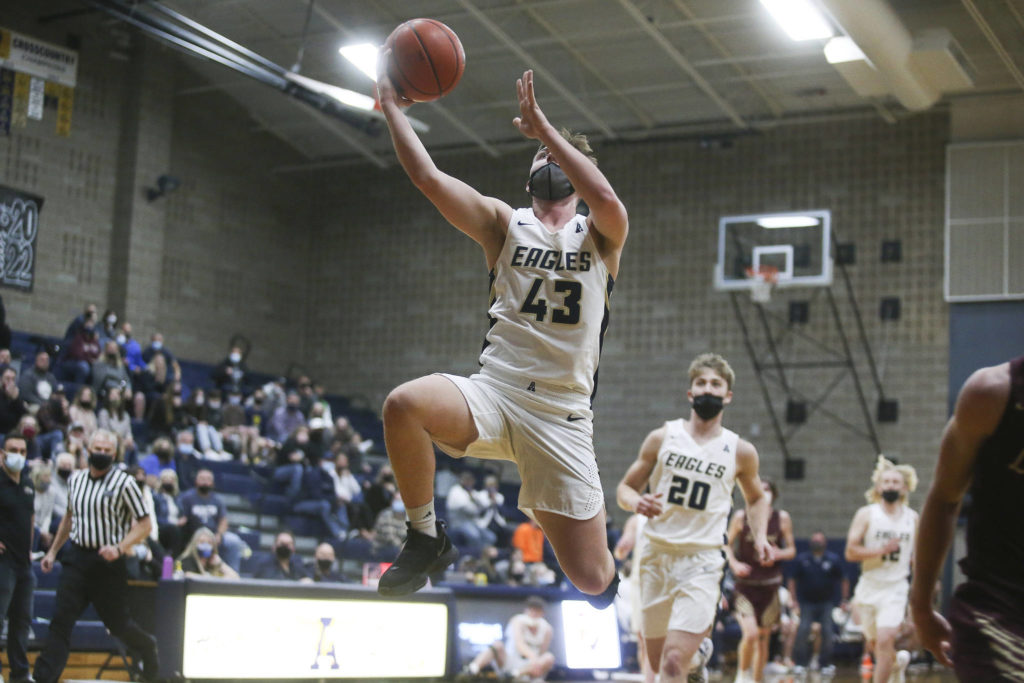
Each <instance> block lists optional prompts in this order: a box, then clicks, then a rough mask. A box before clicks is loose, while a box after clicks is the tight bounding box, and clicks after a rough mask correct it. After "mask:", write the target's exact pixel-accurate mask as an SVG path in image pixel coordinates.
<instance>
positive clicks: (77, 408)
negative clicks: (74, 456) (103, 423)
mask: <svg viewBox="0 0 1024 683" xmlns="http://www.w3.org/2000/svg"><path fill="white" fill-rule="evenodd" d="M96 407H97V406H96V392H94V391H93V390H92V387H91V386H89V385H84V386H81V387H79V389H78V393H76V394H75V399H74V400H73V401H72V402H71V407H70V408H68V414H70V415H71V422H72V423H77V424H80V425H82V429H83V430H84V434H83V436H84V438H85V440H86V441H88V440H89V438H90V437H91V436H92V435H93V432H95V431H96V430H97V429H98V428H99V420H98V419H97V417H96Z"/></svg>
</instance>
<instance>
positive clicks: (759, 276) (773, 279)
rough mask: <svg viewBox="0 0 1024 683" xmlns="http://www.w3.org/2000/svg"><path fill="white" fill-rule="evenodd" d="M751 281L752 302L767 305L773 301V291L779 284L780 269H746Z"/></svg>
mask: <svg viewBox="0 0 1024 683" xmlns="http://www.w3.org/2000/svg"><path fill="white" fill-rule="evenodd" d="M745 270H746V273H747V279H748V280H750V300H751V301H753V302H754V303H755V304H766V303H768V302H769V301H771V300H772V290H773V289H774V288H775V285H776V284H778V282H779V269H778V268H776V267H775V266H766V265H760V266H758V267H757V268H756V269H755V268H753V267H748V268H746V269H745Z"/></svg>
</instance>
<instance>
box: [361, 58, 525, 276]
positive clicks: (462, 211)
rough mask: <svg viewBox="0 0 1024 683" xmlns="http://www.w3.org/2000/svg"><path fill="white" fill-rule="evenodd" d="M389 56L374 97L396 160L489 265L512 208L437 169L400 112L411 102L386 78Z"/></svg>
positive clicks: (379, 70)
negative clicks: (466, 236)
mask: <svg viewBox="0 0 1024 683" xmlns="http://www.w3.org/2000/svg"><path fill="white" fill-rule="evenodd" d="M389 57H390V50H386V51H384V53H383V54H382V56H381V61H380V63H379V65H378V67H377V73H378V74H379V75H378V77H377V96H378V97H379V99H380V106H381V111H383V112H384V117H385V119H386V120H387V123H388V130H389V131H390V132H391V142H392V143H393V144H394V146H395V154H397V156H398V161H399V163H401V164H402V168H403V169H404V170H405V173H406V175H408V176H409V179H410V180H412V183H413V185H415V186H416V188H417V189H418V190H419V191H420V192H422V193H423V194H424V195H425V196H426V198H427V199H429V200H430V202H431V203H432V204H433V205H434V206H435V207H437V210H438V211H440V212H441V215H443V216H444V217H445V218H446V219H447V220H448V222H449V223H451V224H452V225H454V226H455V227H456V228H458V229H459V230H461V231H462V232H464V233H466V234H467V235H469V236H470V237H471V238H472V239H473V240H474V241H475V242H477V243H478V244H479V245H480V246H481V247H483V250H484V254H485V255H486V257H487V265H488V267H491V266H493V265H494V263H495V262H496V261H497V260H498V254H500V253H501V247H502V245H503V244H504V243H505V233H506V231H507V229H508V222H509V220H510V219H511V217H512V207H510V206H509V205H508V204H506V203H505V202H503V201H501V200H499V199H495V198H494V197H487V196H485V195H482V194H480V193H479V192H477V191H476V190H475V189H474V188H473V187H471V186H469V185H468V184H466V183H464V182H462V181H461V180H459V179H458V178H454V177H452V176H450V175H448V174H447V173H444V172H442V171H441V170H440V169H438V168H437V165H436V164H434V160H433V159H431V158H430V154H429V153H428V152H427V148H426V147H424V146H423V142H422V141H421V140H420V139H419V136H417V135H416V131H414V130H413V129H412V126H411V125H410V124H409V121H408V119H406V118H405V115H403V114H402V108H403V107H407V106H409V105H410V104H411V102H409V101H407V100H403V99H402V98H401V97H400V96H399V95H398V92H397V91H396V90H395V87H394V85H392V83H391V81H390V79H388V76H387V69H386V68H385V66H384V65H385V64H386V63H387V60H388V59H389Z"/></svg>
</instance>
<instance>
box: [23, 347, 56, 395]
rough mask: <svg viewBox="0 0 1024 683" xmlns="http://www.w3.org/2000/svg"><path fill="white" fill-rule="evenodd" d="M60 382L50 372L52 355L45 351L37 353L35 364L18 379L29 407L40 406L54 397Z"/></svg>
mask: <svg viewBox="0 0 1024 683" xmlns="http://www.w3.org/2000/svg"><path fill="white" fill-rule="evenodd" d="M57 385H58V382H57V378H56V376H54V374H53V372H51V371H50V354H49V353H48V352H47V351H46V350H45V349H40V350H39V351H37V352H36V359H35V363H33V364H32V367H31V368H29V369H27V370H25V371H23V372H22V373H21V377H19V378H18V389H19V392H20V394H21V397H22V398H23V399H25V402H26V403H28V405H29V406H39V405H42V404H43V403H44V402H45V401H47V400H48V399H49V398H50V396H52V395H53V392H54V390H55V389H56V388H57Z"/></svg>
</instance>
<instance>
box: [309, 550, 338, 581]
mask: <svg viewBox="0 0 1024 683" xmlns="http://www.w3.org/2000/svg"><path fill="white" fill-rule="evenodd" d="M335 564H336V562H335V556H334V546H332V545H331V544H330V543H321V544H320V545H318V546H317V547H316V550H315V551H314V553H313V564H312V565H311V566H308V567H306V570H307V571H308V572H309V573H310V574H312V575H313V581H315V582H316V583H345V578H344V577H343V576H342V575H341V574H340V573H339V572H338V571H337V568H336V567H335Z"/></svg>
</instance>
